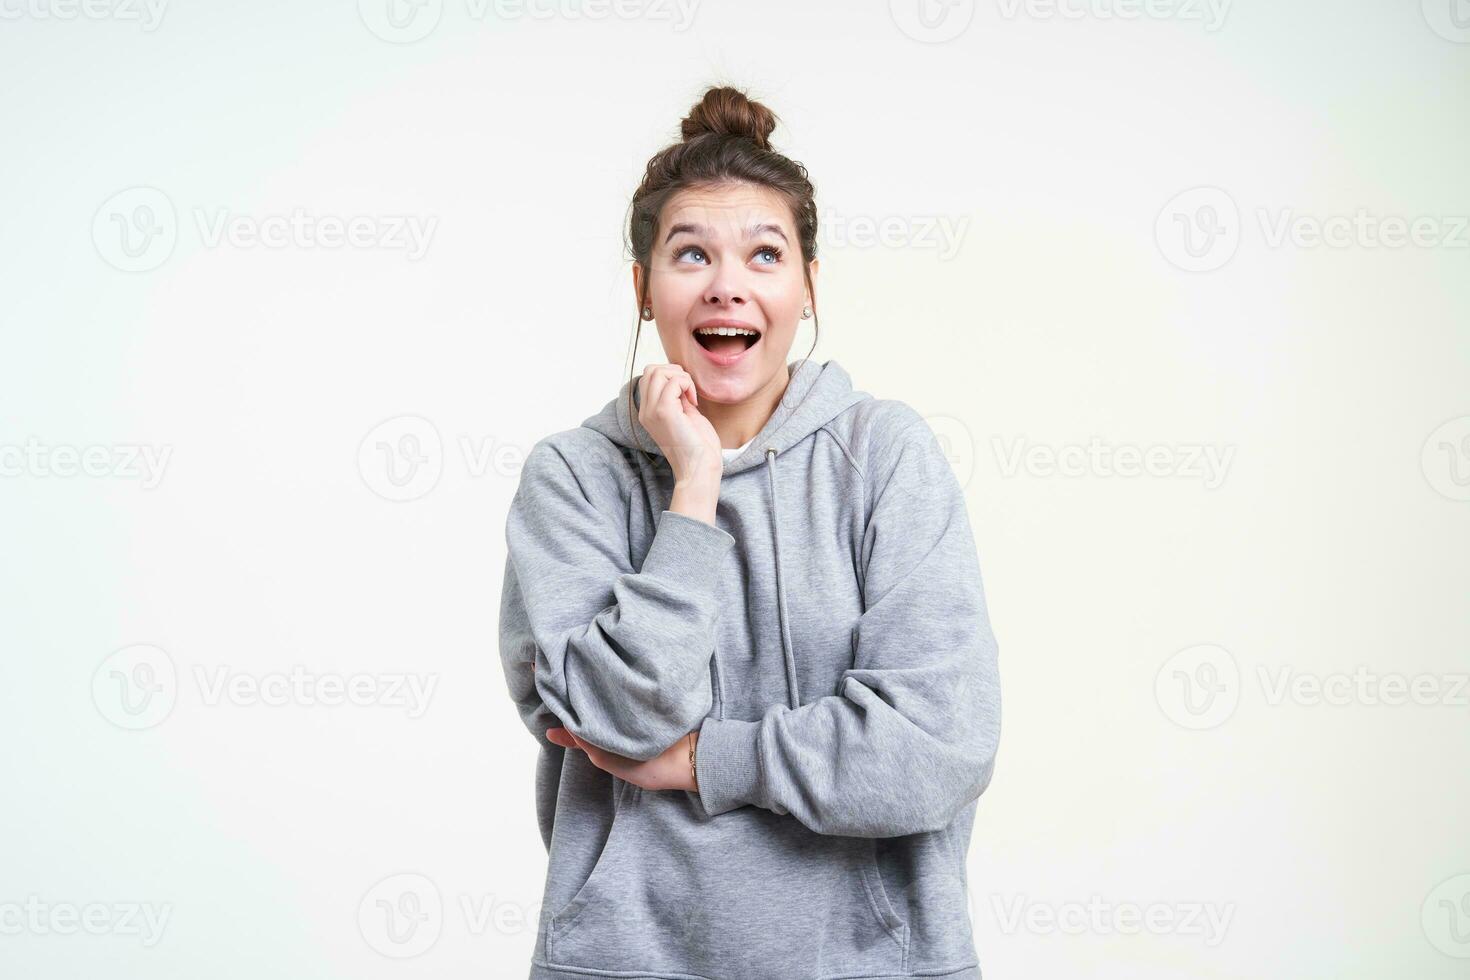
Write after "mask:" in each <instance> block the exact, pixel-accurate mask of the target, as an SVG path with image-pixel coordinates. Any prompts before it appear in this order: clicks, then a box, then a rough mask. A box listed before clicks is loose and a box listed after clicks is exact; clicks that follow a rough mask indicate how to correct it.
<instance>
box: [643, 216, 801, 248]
mask: <svg viewBox="0 0 1470 980" xmlns="http://www.w3.org/2000/svg"><path fill="white" fill-rule="evenodd" d="M681 231H682V232H688V233H689V234H691V235H701V234H702V235H708V234H709V229H708V228H706V227H705V226H704V225H698V224H693V223H691V222H688V221H683V222H680V223H679V224H677V225H673V226H672V227H670V228H669V233H668V234H667V235H665V236H664V241H665V242H667V241H668V240H669V239H670V238H673V237H674V236H675V235H677V234H679V232H681ZM765 232H771V233H773V234H776V235H780V236H781V241H783V242H786V243H787V244H788V245H789V244H791V242H790V240H789V239H787V237H786V233H785V232H784V231H782V230H781V228H780V226H779V225H773V224H763V225H751V226H750V227H749V228H747V229H745V237H746V238H747V239H750V238H754V237H755V236H757V235H760V234H763V233H765Z"/></svg>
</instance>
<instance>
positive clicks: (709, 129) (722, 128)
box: [679, 85, 776, 150]
mask: <svg viewBox="0 0 1470 980" xmlns="http://www.w3.org/2000/svg"><path fill="white" fill-rule="evenodd" d="M775 128H776V114H775V113H773V112H772V111H771V110H770V109H767V108H766V107H765V106H763V105H761V104H760V103H759V102H753V101H751V100H750V99H749V98H747V97H746V95H745V93H744V92H742V91H740V90H739V89H735V88H731V87H730V86H728V85H722V86H717V87H712V88H709V89H707V90H706V91H705V93H704V97H703V98H702V99H700V100H699V102H698V103H696V104H695V106H694V108H692V109H690V110H689V115H687V116H685V117H684V121H683V122H682V123H680V124H679V131H680V133H681V134H682V135H683V137H684V140H685V142H688V141H689V140H692V139H694V138H695V137H696V136H703V135H704V134H705V133H717V134H719V135H721V136H744V137H747V138H749V139H751V140H754V141H755V144H756V146H759V147H760V148H761V149H763V150H769V149H770V148H771V131H772V130H774V129H775Z"/></svg>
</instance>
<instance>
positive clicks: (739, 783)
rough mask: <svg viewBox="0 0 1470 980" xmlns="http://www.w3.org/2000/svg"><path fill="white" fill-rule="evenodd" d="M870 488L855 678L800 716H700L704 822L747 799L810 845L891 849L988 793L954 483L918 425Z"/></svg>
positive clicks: (976, 629) (965, 554) (960, 505)
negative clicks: (791, 822)
mask: <svg viewBox="0 0 1470 980" xmlns="http://www.w3.org/2000/svg"><path fill="white" fill-rule="evenodd" d="M915 414H916V413H915ZM870 479H871V481H872V483H871V486H873V488H874V489H873V490H870V492H871V493H874V494H875V495H876V496H875V497H874V498H873V499H874V504H873V507H872V510H871V511H870V516H869V519H868V523H867V526H866V529H865V531H864V535H863V543H862V556H861V567H862V570H863V571H862V579H861V581H862V583H863V584H862V593H863V610H864V611H863V614H862V615H861V617H859V619H858V621H857V623H856V624H855V625H854V627H853V666H852V667H851V668H850V669H848V670H846V671H844V672H843V674H842V677H841V679H840V681H839V682H838V685H837V691H838V693H837V694H834V695H828V696H825V697H820V698H817V699H815V700H812V701H810V702H808V703H806V704H803V705H801V706H800V707H799V708H795V709H793V708H791V707H789V706H788V705H785V704H777V705H772V706H771V707H770V708H768V709H767V710H766V712H765V714H764V715H763V716H762V717H761V718H760V719H759V720H756V721H744V720H731V719H724V720H721V719H718V718H713V717H712V718H706V719H705V720H704V722H703V723H702V725H701V726H700V732H699V742H698V747H697V749H696V758H697V762H696V766H697V776H698V782H699V798H700V801H701V804H702V805H703V807H704V810H705V812H706V813H707V814H709V815H710V816H715V815H717V814H720V813H724V812H725V811H727V810H733V809H735V808H736V807H738V806H741V805H743V804H746V803H751V804H754V805H756V806H760V807H764V808H766V809H769V810H772V811H774V812H776V813H780V814H787V813H790V814H792V815H794V816H795V817H796V819H797V820H799V821H801V823H803V824H805V825H806V826H807V827H809V828H811V829H812V830H814V831H816V832H817V833H822V834H839V835H844V836H853V837H897V836H902V835H905V834H914V833H920V832H924V831H932V830H936V829H939V828H941V827H944V826H946V825H948V824H949V823H950V821H951V820H952V819H953V818H954V817H955V816H956V815H957V814H958V813H959V811H960V810H961V809H963V808H964V807H965V806H967V805H968V804H969V803H970V802H971V801H973V800H975V799H976V798H977V797H979V796H980V794H981V793H982V792H984V790H985V788H986V787H987V786H988V785H989V783H990V778H991V775H992V774H993V772H994V767H995V756H996V748H997V744H998V742H999V739H1000V677H999V673H998V661H997V654H998V648H997V644H996V641H995V637H994V635H993V633H992V631H991V627H990V620H989V616H988V615H987V613H986V604H985V593H984V588H983V585H982V582H981V578H980V567H979V561H978V559H977V557H976V553H975V542H974V538H973V536H972V534H971V530H970V523H969V517H968V515H967V513H966V509H965V500H964V495H963V492H962V490H961V488H960V486H959V481H958V480H957V479H956V478H955V475H954V470H953V469H952V468H951V466H950V464H949V461H948V459H946V458H945V456H944V454H943V452H942V450H941V449H940V446H939V444H938V441H937V440H936V438H935V436H934V432H933V430H932V429H931V428H930V427H929V425H928V423H927V422H925V421H924V420H923V418H922V417H919V418H918V420H917V421H916V422H911V423H910V424H908V425H907V426H905V427H903V428H902V431H901V432H900V433H899V434H898V436H897V437H896V438H895V439H894V440H893V441H892V444H891V447H890V448H889V449H888V450H887V451H885V452H882V453H881V454H880V461H879V462H878V463H877V464H876V465H875V466H874V467H873V472H872V473H871V474H870Z"/></svg>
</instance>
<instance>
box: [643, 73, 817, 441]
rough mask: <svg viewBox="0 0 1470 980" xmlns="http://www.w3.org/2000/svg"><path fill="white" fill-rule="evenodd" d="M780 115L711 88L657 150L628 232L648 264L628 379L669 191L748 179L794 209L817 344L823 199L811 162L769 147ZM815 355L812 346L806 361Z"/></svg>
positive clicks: (730, 92)
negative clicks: (815, 282)
mask: <svg viewBox="0 0 1470 980" xmlns="http://www.w3.org/2000/svg"><path fill="white" fill-rule="evenodd" d="M775 128H776V115H775V113H773V112H771V110H770V109H767V108H766V107H765V106H763V105H761V104H760V103H759V102H754V101H752V100H751V99H750V98H748V97H747V96H746V95H745V93H744V92H742V91H740V90H739V89H735V88H731V87H730V86H728V85H721V86H711V87H710V88H708V89H706V90H705V93H704V95H703V97H702V98H701V99H700V100H699V101H698V102H697V103H695V105H694V107H693V108H692V109H690V110H689V115H687V116H685V117H684V119H683V121H682V122H680V124H679V132H680V135H681V136H682V137H683V139H682V140H681V142H678V143H672V144H670V145H669V146H666V147H664V148H663V149H662V150H660V151H658V152H657V153H655V154H654V155H653V158H652V159H650V160H649V161H648V166H647V167H646V168H645V170H644V172H643V181H642V183H640V184H639V185H638V189H637V190H636V191H634V192H633V201H632V204H631V205H630V206H629V214H628V230H627V238H626V240H625V242H624V244H625V246H626V248H627V250H628V253H629V255H630V257H631V258H632V259H633V260H634V261H635V262H637V263H638V264H639V265H641V266H642V267H643V281H642V290H641V292H642V294H643V295H641V296H639V297H638V310H637V311H636V313H635V316H636V318H637V320H636V323H635V325H634V328H633V347H632V349H631V350H630V351H629V353H628V372H629V380H630V381H633V380H634V377H633V374H632V371H633V361H634V357H635V356H636V354H637V352H638V338H639V334H641V333H642V323H643V318H642V311H643V308H644V307H645V306H647V305H648V303H649V293H650V290H651V285H650V279H651V273H652V261H651V260H652V257H653V246H654V243H655V241H656V240H657V238H658V222H659V215H660V214H661V213H662V211H663V207H664V204H666V203H667V202H668V200H669V198H670V197H672V196H673V195H674V194H675V193H677V192H678V191H681V190H686V189H688V188H692V187H702V186H709V185H718V184H727V183H747V184H754V185H757V186H760V187H767V188H770V189H771V190H773V191H775V192H776V193H777V194H779V195H780V196H781V197H782V198H783V199H784V200H785V201H786V203H787V205H788V206H789V207H790V208H791V216H792V219H793V221H794V223H795V224H796V237H797V241H798V243H799V244H800V248H801V259H802V262H801V275H802V278H803V279H805V280H806V288H807V291H808V292H809V293H810V294H811V297H812V328H813V332H814V336H813V338H812V350H816V347H817V336H816V334H818V332H819V331H818V327H819V318H818V317H817V292H816V290H815V289H814V288H813V287H812V274H811V267H810V263H811V261H812V259H814V258H816V255H817V205H816V201H815V191H814V189H813V187H812V183H811V180H810V179H808V177H807V172H806V168H805V167H803V166H802V165H801V164H800V163H798V162H797V161H795V160H792V159H790V158H789V157H787V156H786V155H785V154H783V153H780V152H778V151H777V150H774V149H772V148H771V142H770V139H771V131H772V130H774V129H775ZM810 356H811V351H810V350H809V351H807V354H806V357H803V358H802V361H805V360H806V359H807V357H810ZM635 387H636V383H635V384H630V385H629V386H628V421H629V428H630V429H632V431H633V432H634V434H635V437H636V433H637V431H638V430H637V427H636V426H633V425H632V421H633V391H634V388H635Z"/></svg>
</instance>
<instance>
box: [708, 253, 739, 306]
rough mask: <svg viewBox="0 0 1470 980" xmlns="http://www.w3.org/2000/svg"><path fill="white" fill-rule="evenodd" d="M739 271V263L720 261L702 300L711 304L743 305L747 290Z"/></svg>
mask: <svg viewBox="0 0 1470 980" xmlns="http://www.w3.org/2000/svg"><path fill="white" fill-rule="evenodd" d="M741 271H742V270H741V268H740V266H739V263H729V262H721V263H720V264H719V266H717V267H716V269H715V275H714V278H713V279H711V280H710V284H709V288H707V289H706V290H705V292H704V301H705V302H706V303H708V304H710V305H711V306H742V305H744V303H745V298H746V292H747V290H746V286H745V283H744V282H743V281H742V280H741Z"/></svg>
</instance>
